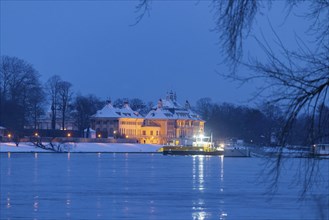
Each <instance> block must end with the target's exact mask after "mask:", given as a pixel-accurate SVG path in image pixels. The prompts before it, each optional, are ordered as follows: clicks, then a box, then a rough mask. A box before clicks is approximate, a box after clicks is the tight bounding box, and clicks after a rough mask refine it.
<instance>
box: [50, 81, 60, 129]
mask: <svg viewBox="0 0 329 220" xmlns="http://www.w3.org/2000/svg"><path fill="white" fill-rule="evenodd" d="M61 81H62V79H61V78H60V76H58V75H54V76H52V77H50V78H49V79H48V81H47V82H46V89H47V92H48V95H49V96H50V103H51V128H52V129H53V130H55V129H56V119H57V110H58V109H59V107H58V105H59V85H60V82H61Z"/></svg>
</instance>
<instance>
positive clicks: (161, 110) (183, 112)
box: [145, 92, 202, 121]
mask: <svg viewBox="0 0 329 220" xmlns="http://www.w3.org/2000/svg"><path fill="white" fill-rule="evenodd" d="M145 118H146V119H182V120H198V121H202V119H201V118H200V116H199V115H198V114H196V113H195V112H193V111H192V110H191V109H190V104H189V102H188V101H186V103H185V106H182V105H181V104H179V103H178V102H177V100H176V94H175V93H173V92H170V93H168V94H167V97H166V98H165V99H159V101H158V104H157V105H156V106H154V107H153V109H152V110H151V111H150V112H149V113H148V114H147V115H146V117H145Z"/></svg>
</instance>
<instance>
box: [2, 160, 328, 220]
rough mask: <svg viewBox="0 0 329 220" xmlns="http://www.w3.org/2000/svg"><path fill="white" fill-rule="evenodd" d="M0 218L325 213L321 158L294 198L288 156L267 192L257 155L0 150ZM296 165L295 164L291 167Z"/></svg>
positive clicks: (196, 218) (182, 219)
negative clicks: (310, 184)
mask: <svg viewBox="0 0 329 220" xmlns="http://www.w3.org/2000/svg"><path fill="white" fill-rule="evenodd" d="M0 157H1V158H0V168H1V182H0V187H1V188H0V192H1V198H0V199H1V200H0V201H1V202H0V219H3V220H14V219H15V220H16V219H29V220H48V219H53V220H58V219H77V220H82V219H86V220H91V219H104V220H105V219H106V220H107V219H115V220H117V219H138V220H139V219H140V220H147V219H154V220H160V219H161V220H174V219H177V220H188V219H192V220H204V219H215V220H220V219H227V220H229V219H232V220H239V219H241V220H247V219H250V220H251V219H252V220H256V219H259V220H265V219H282V220H288V219H307V220H308V219H321V218H323V219H328V218H329V208H328V199H329V189H328V188H326V187H328V184H327V182H328V181H329V177H328V173H329V160H322V161H319V169H320V173H321V174H322V175H323V176H322V178H320V179H321V181H322V183H324V185H325V186H326V187H322V186H321V187H322V188H321V187H320V189H319V188H316V189H315V190H314V191H313V192H312V195H306V197H305V199H304V200H302V201H299V200H298V199H299V195H298V189H299V187H300V185H299V184H302V183H299V182H298V181H294V182H292V181H291V180H294V179H296V178H297V177H296V176H295V169H296V167H297V165H298V164H299V163H300V162H301V160H305V159H290V160H291V161H290V162H288V164H286V167H285V171H284V172H283V173H282V174H283V176H284V178H282V179H279V183H278V185H279V190H278V192H277V193H276V194H275V195H274V196H270V195H269V194H267V192H268V191H267V187H268V184H264V183H262V181H261V179H262V178H260V176H261V171H262V170H263V159H259V158H223V157H201V156H195V157H189V156H186V157H184V156H176V157H172V156H162V155H159V154H118V153H117V154H112V153H102V154H100V153H91V154H79V153H76V154H72V153H71V154H60V153H38V154H37V153H11V154H10V155H8V154H5V153H2V154H1V155H0ZM295 165H296V166H295Z"/></svg>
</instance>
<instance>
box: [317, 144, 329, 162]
mask: <svg viewBox="0 0 329 220" xmlns="http://www.w3.org/2000/svg"><path fill="white" fill-rule="evenodd" d="M313 155H314V156H315V157H319V158H328V159H329V144H315V145H313Z"/></svg>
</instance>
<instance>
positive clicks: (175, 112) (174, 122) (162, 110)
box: [91, 92, 204, 144]
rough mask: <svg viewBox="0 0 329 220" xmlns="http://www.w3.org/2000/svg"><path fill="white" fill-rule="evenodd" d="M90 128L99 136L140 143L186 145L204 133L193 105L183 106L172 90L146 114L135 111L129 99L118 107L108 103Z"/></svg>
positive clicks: (98, 112) (95, 117) (201, 121)
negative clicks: (129, 139) (130, 139)
mask: <svg viewBox="0 0 329 220" xmlns="http://www.w3.org/2000/svg"><path fill="white" fill-rule="evenodd" d="M91 128H92V129H94V130H96V135H97V136H98V137H110V138H117V137H125V138H133V139H136V140H137V141H138V142H140V143H152V144H166V143H169V142H174V144H186V142H187V141H188V140H191V139H192V138H193V136H195V135H197V134H200V133H203V131H204V121H203V120H202V119H201V118H200V117H199V116H198V115H197V114H196V113H195V112H193V111H192V110H191V108H190V104H189V103H188V101H186V103H185V105H184V106H182V105H180V104H179V103H178V102H177V100H176V94H175V93H173V92H170V93H168V94H167V96H166V98H165V99H160V100H159V101H158V104H157V105H156V106H154V107H153V108H152V110H151V111H150V112H149V113H148V114H147V115H146V116H145V117H143V116H141V115H139V114H138V112H135V111H133V110H132V109H131V108H130V107H129V104H128V103H127V102H126V103H125V104H124V107H123V108H115V107H114V106H112V104H111V103H110V102H109V103H108V104H107V105H106V106H105V107H104V108H103V109H101V110H99V111H97V113H96V114H95V115H93V116H92V117H91Z"/></svg>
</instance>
